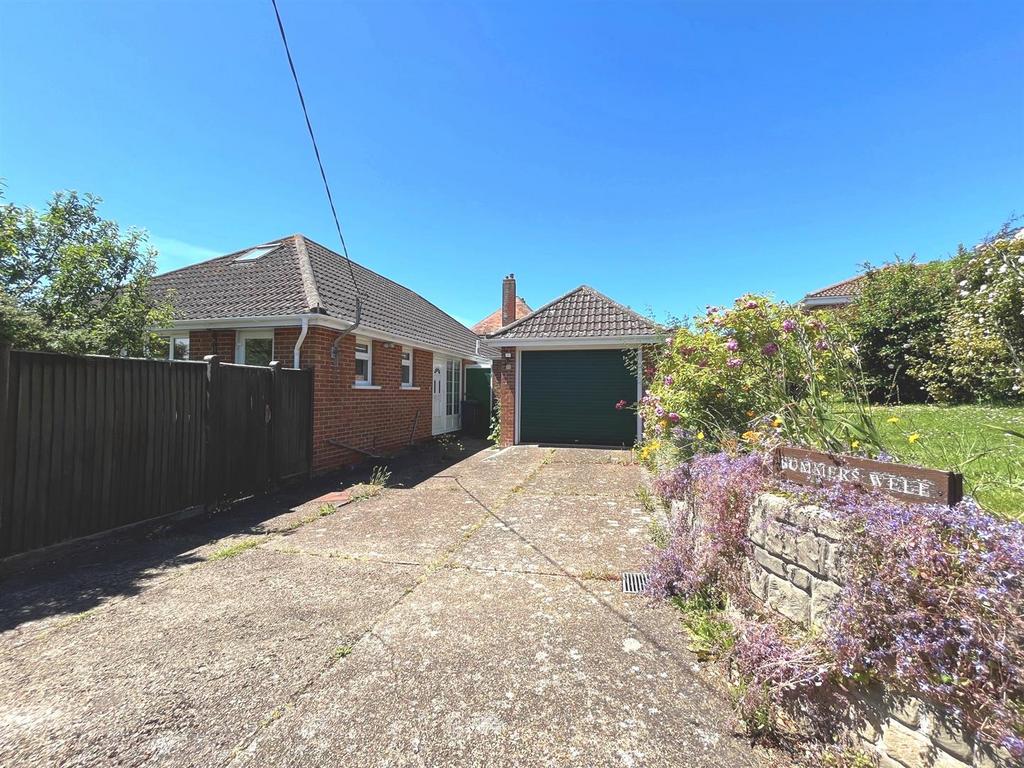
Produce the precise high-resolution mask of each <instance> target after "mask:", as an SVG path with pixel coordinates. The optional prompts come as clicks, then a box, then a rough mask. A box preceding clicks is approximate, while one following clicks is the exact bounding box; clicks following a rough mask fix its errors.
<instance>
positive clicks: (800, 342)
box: [638, 295, 881, 452]
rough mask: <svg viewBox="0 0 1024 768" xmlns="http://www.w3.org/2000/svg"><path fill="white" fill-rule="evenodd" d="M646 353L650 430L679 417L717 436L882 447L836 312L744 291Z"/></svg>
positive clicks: (644, 408) (660, 430)
mask: <svg viewBox="0 0 1024 768" xmlns="http://www.w3.org/2000/svg"><path fill="white" fill-rule="evenodd" d="M645 360H647V361H648V362H650V361H652V360H653V361H654V363H655V368H656V374H657V375H655V376H652V377H651V379H650V384H649V386H648V389H647V391H646V392H645V394H644V397H643V398H642V399H641V401H640V403H639V405H638V408H639V411H640V414H641V415H642V416H643V417H644V424H645V426H646V430H645V436H646V437H648V438H649V437H651V436H655V435H657V436H664V435H665V434H666V432H667V431H668V430H670V429H671V428H672V427H674V426H682V427H684V428H685V429H687V430H689V431H690V432H692V433H696V432H703V433H704V434H705V435H706V437H707V441H708V442H709V443H711V444H717V445H729V444H730V442H731V441H734V440H735V438H736V436H738V435H744V434H745V435H747V436H748V437H749V436H750V435H754V434H756V435H758V437H759V439H758V440H757V441H750V440H748V442H750V443H757V444H759V445H762V446H764V445H767V444H770V443H771V442H773V441H774V442H781V441H787V442H790V443H798V444H805V445H816V446H819V447H822V448H827V449H829V450H838V451H842V450H850V448H851V447H859V448H860V450H868V451H875V452H877V451H878V450H880V449H881V445H880V444H879V439H878V434H877V431H876V429H875V427H874V424H873V422H872V421H871V419H870V417H869V415H868V413H867V410H866V409H865V408H863V407H858V404H863V403H866V396H865V392H864V391H863V387H862V386H861V385H860V381H861V379H860V377H859V376H858V375H857V374H858V372H857V370H856V366H857V355H856V351H855V350H854V349H853V348H852V347H851V345H850V344H849V340H848V338H847V334H846V330H845V326H843V325H841V324H840V323H839V322H838V321H835V320H827V319H826V318H821V317H818V316H813V315H807V314H806V313H804V312H801V311H800V310H799V309H798V308H796V307H792V306H789V305H787V304H782V303H777V302H773V301H771V300H769V299H767V298H765V297H763V296H753V295H748V296H743V297H741V298H739V299H737V300H736V302H735V304H734V305H733V306H732V307H731V308H725V309H723V308H719V307H709V308H708V310H707V312H706V313H705V314H704V315H703V316H702V317H698V318H696V319H695V320H694V321H693V323H692V325H691V326H689V327H684V328H680V329H678V330H677V331H675V333H674V335H673V337H672V339H671V340H670V341H669V342H668V343H667V344H666V345H665V347H664V348H663V349H662V350H661V351H660V352H659V353H657V354H653V355H650V356H645ZM837 401H842V402H843V403H844V407H843V408H842V409H839V410H842V414H841V415H840V414H838V413H837V409H836V408H835V407H833V406H834V405H835V403H836V402H837ZM670 414H674V416H670ZM765 424H771V427H770V428H769V429H763V428H762V427H763V426H764V425H765ZM663 445H664V443H663ZM677 447H683V446H677ZM691 447H694V448H695V447H697V446H696V445H691Z"/></svg>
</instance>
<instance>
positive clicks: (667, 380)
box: [665, 376, 675, 387]
mask: <svg viewBox="0 0 1024 768" xmlns="http://www.w3.org/2000/svg"><path fill="white" fill-rule="evenodd" d="M674 383H675V379H673V378H672V377H671V376H666V377H665V386H666V387H671V386H672V385H673V384H674Z"/></svg>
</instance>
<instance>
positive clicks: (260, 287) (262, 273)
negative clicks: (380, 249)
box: [151, 235, 492, 357]
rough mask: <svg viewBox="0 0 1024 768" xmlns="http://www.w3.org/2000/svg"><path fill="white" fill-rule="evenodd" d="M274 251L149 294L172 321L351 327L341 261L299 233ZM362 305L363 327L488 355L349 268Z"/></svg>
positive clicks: (393, 287)
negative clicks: (310, 316)
mask: <svg viewBox="0 0 1024 768" xmlns="http://www.w3.org/2000/svg"><path fill="white" fill-rule="evenodd" d="M273 244H277V246H278V247H277V248H275V249H274V250H273V251H271V252H269V253H267V254H266V255H264V256H260V257H259V258H257V259H254V260H252V261H235V258H236V257H238V256H239V255H241V254H243V253H245V251H247V250H250V249H248V248H247V249H243V250H241V251H235V252H234V253H231V254H228V255H227V256H221V257H219V258H216V259H211V260H210V261H204V262H201V263H199V264H193V265H192V266H190V267H184V268H183V269H178V270H175V271H174V272H168V273H166V274H163V275H158V276H156V277H154V278H153V280H152V283H151V285H152V288H153V290H154V291H155V292H156V294H157V295H158V296H165V297H167V298H168V299H170V301H171V303H172V304H173V306H174V318H175V319H176V320H223V319H228V318H245V317H259V316H266V315H301V314H305V313H307V312H311V311H320V312H323V313H326V314H327V315H328V316H329V317H332V318H336V319H338V320H342V321H344V322H348V323H350V322H353V321H354V320H355V306H356V301H355V297H356V292H355V288H354V286H353V284H352V278H351V276H350V275H349V271H348V266H347V265H346V263H345V258H344V257H343V256H341V255H339V254H337V253H335V252H334V251H331V250H330V249H328V248H325V247H323V246H322V245H320V244H319V243H315V242H313V241H312V240H310V239H309V238H306V237H304V236H303V235H293V236H292V237H285V238H282V239H280V240H273V241H270V242H269V243H266V244H265V245H273ZM352 271H353V273H354V274H355V278H356V281H357V283H358V285H359V294H360V297H361V299H362V316H361V318H360V327H363V328H366V329H369V330H376V331H380V332H381V333H387V334H391V335H393V336H397V337H400V338H402V339H408V340H409V341H412V342H420V343H422V344H424V345H426V346H429V347H433V348H438V349H442V350H446V351H451V352H456V353H459V354H462V355H464V356H467V357H475V356H480V357H488V356H490V355H491V353H492V350H490V349H487V348H486V347H484V345H483V344H481V345H480V346H481V349H480V351H479V352H478V351H477V341H478V338H477V336H476V335H475V334H474V333H473V332H472V331H471V330H469V328H467V327H466V326H464V325H462V323H460V322H459V321H458V320H456V319H455V318H453V317H452V316H451V315H449V314H447V313H446V312H443V311H442V310H440V309H438V307H436V306H435V305H433V304H431V303H430V302H429V301H427V300H426V299H424V298H423V297H422V296H420V295H419V294H418V293H415V292H414V291H411V290H409V289H408V288H406V287H405V286H402V285H399V284H398V283H396V282H394V281H393V280H388V279H387V278H386V277H383V276H382V275H378V274H377V273H376V272H374V271H372V270H369V269H367V268H366V267H363V266H361V265H360V264H356V263H355V262H353V263H352Z"/></svg>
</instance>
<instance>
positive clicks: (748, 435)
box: [742, 430, 761, 443]
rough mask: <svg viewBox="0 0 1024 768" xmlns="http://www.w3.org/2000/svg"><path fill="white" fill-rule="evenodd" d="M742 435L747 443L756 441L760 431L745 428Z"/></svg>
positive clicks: (759, 437)
mask: <svg viewBox="0 0 1024 768" xmlns="http://www.w3.org/2000/svg"><path fill="white" fill-rule="evenodd" d="M742 437H743V439H744V440H746V441H747V442H748V443H756V442H757V441H758V440H760V439H761V433H760V432H754V431H753V430H747V431H746V432H744V433H743V435H742Z"/></svg>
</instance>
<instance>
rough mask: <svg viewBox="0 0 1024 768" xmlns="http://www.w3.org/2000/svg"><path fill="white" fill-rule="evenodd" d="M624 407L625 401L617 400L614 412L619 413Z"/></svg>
mask: <svg viewBox="0 0 1024 768" xmlns="http://www.w3.org/2000/svg"><path fill="white" fill-rule="evenodd" d="M625 407H626V401H625V400H619V402H617V403H616V404H615V410H617V411H621V410H622V409H623V408H625Z"/></svg>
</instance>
